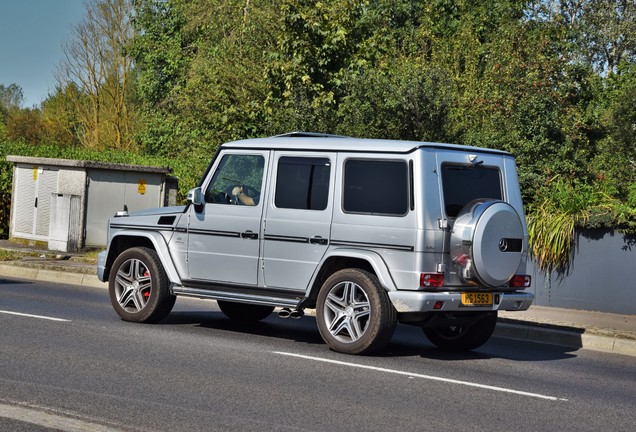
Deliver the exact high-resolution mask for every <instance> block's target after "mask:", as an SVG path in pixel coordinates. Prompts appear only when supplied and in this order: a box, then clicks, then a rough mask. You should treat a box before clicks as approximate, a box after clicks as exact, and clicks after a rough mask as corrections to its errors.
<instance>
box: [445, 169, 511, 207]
mask: <svg viewBox="0 0 636 432" xmlns="http://www.w3.org/2000/svg"><path fill="white" fill-rule="evenodd" d="M442 188H443V189H444V208H445V210H446V216H448V217H457V215H458V214H459V211H460V210H461V209H462V208H463V207H464V206H465V205H466V204H468V203H469V202H471V201H472V200H475V199H477V198H491V199H498V200H500V199H502V192H501V175H500V172H499V168H497V167H485V166H483V165H477V166H474V165H460V164H442Z"/></svg>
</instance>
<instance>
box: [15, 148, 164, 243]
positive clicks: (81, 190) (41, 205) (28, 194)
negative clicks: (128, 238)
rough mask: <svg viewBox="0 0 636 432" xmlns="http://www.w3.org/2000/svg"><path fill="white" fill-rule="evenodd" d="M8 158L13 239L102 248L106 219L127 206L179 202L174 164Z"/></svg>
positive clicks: (160, 205)
mask: <svg viewBox="0 0 636 432" xmlns="http://www.w3.org/2000/svg"><path fill="white" fill-rule="evenodd" d="M7 160H8V161H9V162H13V163H14V169H13V191H12V197H11V229H10V238H11V239H12V240H15V241H20V242H27V243H38V242H39V243H43V244H48V245H49V248H51V249H54V250H64V248H67V249H66V251H69V252H70V251H73V250H78V249H83V248H99V247H104V246H106V222H107V221H108V218H110V217H111V216H113V215H114V214H115V213H116V212H118V211H120V210H123V209H124V206H126V208H127V209H128V210H129V211H135V210H141V209H146V208H152V207H163V206H167V205H175V204H176V191H177V179H176V178H175V177H173V176H171V175H170V174H171V172H172V170H171V169H170V168H164V167H155V166H146V165H128V164H114V163H104V162H94V161H84V160H69V159H52V158H34V157H25V156H7ZM66 212H68V218H66V216H65V214H66ZM69 236H70V237H69Z"/></svg>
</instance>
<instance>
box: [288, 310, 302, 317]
mask: <svg viewBox="0 0 636 432" xmlns="http://www.w3.org/2000/svg"><path fill="white" fill-rule="evenodd" d="M304 315H305V312H304V311H303V310H302V309H294V310H293V311H291V313H290V314H289V316H290V317H291V319H300V318H302V317H303V316H304Z"/></svg>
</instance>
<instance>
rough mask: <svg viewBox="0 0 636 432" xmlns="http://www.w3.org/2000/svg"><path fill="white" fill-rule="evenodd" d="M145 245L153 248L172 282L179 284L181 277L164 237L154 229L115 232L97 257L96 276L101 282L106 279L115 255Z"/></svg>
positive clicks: (115, 257)
mask: <svg viewBox="0 0 636 432" xmlns="http://www.w3.org/2000/svg"><path fill="white" fill-rule="evenodd" d="M140 246H145V247H149V248H152V249H154V250H155V252H157V255H158V256H159V259H160V260H161V264H162V265H163V268H164V270H165V272H166V275H167V276H168V279H169V280H170V282H171V283H173V284H181V278H180V277H179V273H178V272H177V269H176V268H175V266H174V264H173V262H172V258H171V257H170V251H169V250H168V245H167V243H166V240H165V238H164V237H163V236H162V235H161V234H160V233H158V232H155V231H142V230H127V231H122V232H120V233H116V234H114V235H113V237H112V238H111V239H110V242H109V243H108V249H107V250H106V251H105V252H102V253H100V254H99V256H98V258H97V277H98V278H99V280H101V281H102V282H107V281H108V275H109V273H110V268H111V266H112V265H113V262H114V261H115V260H116V259H117V256H119V254H121V253H122V252H123V251H125V250H126V249H130V248H133V247H140Z"/></svg>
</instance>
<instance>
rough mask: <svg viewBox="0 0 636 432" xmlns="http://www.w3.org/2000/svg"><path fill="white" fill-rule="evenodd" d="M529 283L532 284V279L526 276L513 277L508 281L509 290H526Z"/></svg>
mask: <svg viewBox="0 0 636 432" xmlns="http://www.w3.org/2000/svg"><path fill="white" fill-rule="evenodd" d="M531 282H532V278H531V277H530V276H528V275H514V276H513V277H512V279H510V287H511V288H528V287H529V286H530V283H531Z"/></svg>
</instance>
